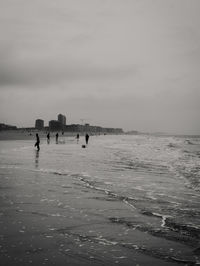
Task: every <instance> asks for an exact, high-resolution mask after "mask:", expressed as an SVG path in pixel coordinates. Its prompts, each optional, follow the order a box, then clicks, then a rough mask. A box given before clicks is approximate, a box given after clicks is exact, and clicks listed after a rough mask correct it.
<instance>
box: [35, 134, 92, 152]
mask: <svg viewBox="0 0 200 266" xmlns="http://www.w3.org/2000/svg"><path fill="white" fill-rule="evenodd" d="M62 134H63V133H62ZM58 137H59V134H58V133H56V143H58ZM79 137H80V136H79V134H77V135H76V139H77V143H78V141H79ZM89 137H90V136H89V135H88V134H87V133H86V134H85V143H86V145H87V144H88V141H89ZM47 143H48V144H49V143H50V133H48V134H47ZM35 147H37V150H38V151H39V150H40V137H39V135H38V133H36V143H35Z"/></svg>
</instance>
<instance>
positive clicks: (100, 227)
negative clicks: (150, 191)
mask: <svg viewBox="0 0 200 266" xmlns="http://www.w3.org/2000/svg"><path fill="white" fill-rule="evenodd" d="M15 173H16V175H15V177H13V172H12V169H9V170H8V169H5V170H4V171H3V170H2V171H1V179H0V188H1V194H0V195H1V196H0V197H1V198H0V218H1V219H0V240H1V241H0V243H1V244H0V261H1V265H2V266H15V265H20V266H21V265H61V266H62V265H77V266H78V265H80V266H81V265H111V266H112V265H158V266H159V265H164V266H170V265H195V262H194V260H193V251H194V248H195V247H194V246H191V247H189V246H187V245H185V243H184V241H183V243H180V242H178V241H177V242H176V241H174V239H173V241H172V240H170V239H168V238H167V234H166V236H163V235H162V236H161V235H159V230H158V231H157V232H156V231H155V230H152V232H150V231H149V232H148V233H147V232H146V230H145V228H144V227H143V226H142V224H140V226H138V224H137V219H139V217H138V215H139V214H138V213H137V211H136V210H135V209H134V208H133V207H132V206H131V205H129V204H126V199H125V198H124V199H121V200H119V199H117V198H115V197H114V195H112V194H109V193H103V192H102V191H98V190H94V189H92V186H91V184H88V183H85V182H84V179H82V181H81V183H80V178H79V177H78V176H75V175H74V176H63V175H59V173H58V174H57V175H55V174H54V175H53V174H52V175H51V174H50V173H45V172H43V173H41V172H39V171H37V169H36V170H35V171H33V173H30V171H26V169H23V170H22V169H15ZM144 223H145V224H147V223H148V224H152V223H162V219H160V218H159V219H158V217H157V218H155V217H151V216H150V215H148V214H147V215H146V216H145V221H144ZM136 224H137V226H135V225H136ZM180 258H181V259H180Z"/></svg>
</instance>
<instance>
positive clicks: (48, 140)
mask: <svg viewBox="0 0 200 266" xmlns="http://www.w3.org/2000/svg"><path fill="white" fill-rule="evenodd" d="M49 142H50V133H48V134H47V143H48V144H49Z"/></svg>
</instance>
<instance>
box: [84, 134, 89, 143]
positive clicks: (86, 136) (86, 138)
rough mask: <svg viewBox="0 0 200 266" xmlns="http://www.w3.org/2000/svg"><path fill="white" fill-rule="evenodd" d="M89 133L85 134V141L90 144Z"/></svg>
mask: <svg viewBox="0 0 200 266" xmlns="http://www.w3.org/2000/svg"><path fill="white" fill-rule="evenodd" d="M89 137H90V136H89V135H88V133H87V134H85V143H86V145H87V144H88V141H89Z"/></svg>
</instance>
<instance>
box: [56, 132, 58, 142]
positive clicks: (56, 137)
mask: <svg viewBox="0 0 200 266" xmlns="http://www.w3.org/2000/svg"><path fill="white" fill-rule="evenodd" d="M56 143H58V133H56Z"/></svg>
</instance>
